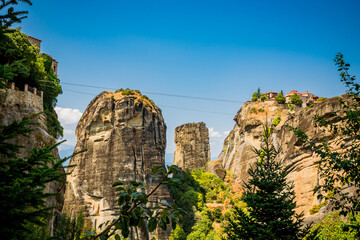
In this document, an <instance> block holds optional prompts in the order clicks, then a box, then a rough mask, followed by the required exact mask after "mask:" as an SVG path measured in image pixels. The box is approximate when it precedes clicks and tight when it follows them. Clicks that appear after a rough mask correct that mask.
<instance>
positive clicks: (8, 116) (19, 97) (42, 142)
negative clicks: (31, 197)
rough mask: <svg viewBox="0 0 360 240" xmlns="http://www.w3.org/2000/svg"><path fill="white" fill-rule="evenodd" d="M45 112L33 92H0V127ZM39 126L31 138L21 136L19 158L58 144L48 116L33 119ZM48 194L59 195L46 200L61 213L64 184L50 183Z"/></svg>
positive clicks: (41, 103)
mask: <svg viewBox="0 0 360 240" xmlns="http://www.w3.org/2000/svg"><path fill="white" fill-rule="evenodd" d="M42 111H43V99H42V98H41V97H39V96H37V95H35V94H33V93H32V92H28V91H26V92H24V91H18V90H15V89H6V90H0V125H8V124H10V123H11V122H13V121H14V120H16V121H21V119H22V118H23V117H28V116H31V115H33V114H37V113H39V112H42ZM33 121H34V122H37V123H38V125H33V126H31V128H32V129H33V131H32V132H31V133H30V134H29V137H24V136H19V138H18V139H17V141H16V144H19V145H22V146H24V148H22V149H20V153H19V157H21V158H23V157H25V156H27V155H28V153H27V152H28V151H29V150H31V149H33V148H41V147H44V146H49V145H53V144H55V142H56V139H54V138H53V137H52V136H51V135H49V134H48V132H47V128H46V116H45V115H44V114H40V115H38V116H36V117H35V118H33ZM53 154H54V155H55V156H56V157H59V154H58V152H57V150H55V151H54V152H53ZM45 191H46V192H48V193H58V194H57V195H56V196H51V197H48V198H47V199H46V206H48V207H50V206H51V207H53V206H56V207H57V208H56V209H54V210H53V211H54V212H61V209H62V205H63V202H64V191H65V189H64V184H63V183H59V182H50V183H49V184H47V186H46V189H45ZM54 220H55V217H53V218H52V219H50V223H49V225H50V226H49V228H50V232H52V229H53V221H54Z"/></svg>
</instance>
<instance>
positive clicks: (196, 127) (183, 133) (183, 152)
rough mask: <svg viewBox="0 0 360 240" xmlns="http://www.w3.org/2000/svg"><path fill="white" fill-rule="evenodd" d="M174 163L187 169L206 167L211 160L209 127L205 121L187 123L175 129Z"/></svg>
mask: <svg viewBox="0 0 360 240" xmlns="http://www.w3.org/2000/svg"><path fill="white" fill-rule="evenodd" d="M175 144H176V149H175V153H174V165H177V166H178V167H181V168H182V169H183V170H185V169H187V168H188V169H196V168H200V167H204V166H205V164H206V163H207V162H208V161H210V145H209V129H208V128H207V127H206V125H205V123H203V122H199V123H186V124H184V125H181V126H179V127H177V128H176V129H175Z"/></svg>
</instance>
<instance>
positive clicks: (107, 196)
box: [63, 90, 171, 239]
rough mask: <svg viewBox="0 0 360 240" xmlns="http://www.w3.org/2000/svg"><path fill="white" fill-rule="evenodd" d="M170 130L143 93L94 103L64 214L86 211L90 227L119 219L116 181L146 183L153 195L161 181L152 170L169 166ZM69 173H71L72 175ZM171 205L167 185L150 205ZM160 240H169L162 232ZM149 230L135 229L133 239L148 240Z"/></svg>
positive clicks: (81, 131)
mask: <svg viewBox="0 0 360 240" xmlns="http://www.w3.org/2000/svg"><path fill="white" fill-rule="evenodd" d="M165 134H166V125H165V123H164V119H163V117H162V114H161V110H160V109H159V108H158V107H157V106H156V105H155V104H154V103H153V102H152V101H151V100H149V99H148V98H147V97H146V96H142V95H141V94H140V93H139V92H138V91H130V94H129V91H128V90H126V91H117V92H116V93H112V92H109V91H106V92H102V93H101V94H99V95H98V96H97V97H95V99H94V100H92V101H91V103H90V104H89V106H88V107H87V109H86V111H85V112H84V114H83V116H82V118H81V119H80V122H79V124H78V126H77V128H76V137H77V144H76V147H75V152H76V151H80V150H83V149H86V151H85V152H84V153H81V154H79V155H76V156H74V157H73V158H72V159H71V160H70V163H69V164H70V165H73V164H75V165H76V167H75V168H74V169H73V170H72V173H71V174H70V175H69V176H68V178H67V181H68V183H67V186H66V191H65V202H64V210H63V211H64V212H66V213H68V214H69V213H74V212H78V211H80V210H82V211H83V214H84V216H85V220H86V224H87V226H89V227H91V228H94V229H97V230H98V226H99V225H100V224H101V223H104V222H106V221H109V220H110V222H111V221H112V220H113V219H115V218H117V216H118V212H117V209H116V207H117V197H116V194H115V189H114V188H112V184H113V183H114V182H116V181H121V182H125V183H128V182H129V181H142V182H144V183H145V184H146V185H147V186H148V188H147V189H148V190H151V189H152V188H153V187H154V186H155V185H156V184H157V183H158V181H157V180H156V179H153V178H150V174H151V173H150V172H151V168H152V167H154V166H164V165H165V161H164V155H165V146H166V135H165ZM69 171H70V170H69ZM157 200H158V201H162V202H164V201H165V202H170V201H171V196H170V192H169V190H168V189H167V187H166V186H164V185H162V186H161V187H160V188H159V189H158V190H157V191H156V192H155V194H154V195H153V197H152V199H151V201H157ZM155 235H156V237H157V239H168V233H166V232H161V231H159V232H158V233H156V234H155ZM150 237H151V235H149V234H148V233H147V231H146V229H145V228H144V229H135V228H134V229H132V230H131V233H130V239H149V238H150Z"/></svg>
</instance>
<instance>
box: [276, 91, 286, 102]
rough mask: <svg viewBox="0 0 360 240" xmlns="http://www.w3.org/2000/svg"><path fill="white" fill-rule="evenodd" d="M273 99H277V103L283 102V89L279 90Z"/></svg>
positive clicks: (284, 100)
mask: <svg viewBox="0 0 360 240" xmlns="http://www.w3.org/2000/svg"><path fill="white" fill-rule="evenodd" d="M275 100H276V101H277V103H279V104H283V103H285V102H286V99H285V97H284V93H283V91H282V90H281V92H280V93H279V94H278V95H277V96H276V97H275Z"/></svg>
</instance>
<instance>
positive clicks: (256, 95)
mask: <svg viewBox="0 0 360 240" xmlns="http://www.w3.org/2000/svg"><path fill="white" fill-rule="evenodd" d="M258 99H259V98H258V93H257V92H254V93H253V95H252V97H251V101H252V102H256V101H257V100H258Z"/></svg>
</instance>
